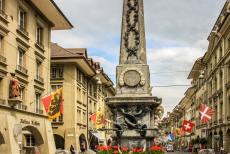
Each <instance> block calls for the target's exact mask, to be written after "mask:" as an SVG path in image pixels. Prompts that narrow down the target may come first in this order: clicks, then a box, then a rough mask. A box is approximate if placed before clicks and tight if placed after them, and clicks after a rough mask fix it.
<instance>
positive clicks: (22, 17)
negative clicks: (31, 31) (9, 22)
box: [18, 8, 26, 31]
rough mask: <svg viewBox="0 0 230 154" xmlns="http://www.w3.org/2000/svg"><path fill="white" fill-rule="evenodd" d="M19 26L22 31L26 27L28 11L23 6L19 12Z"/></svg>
mask: <svg viewBox="0 0 230 154" xmlns="http://www.w3.org/2000/svg"><path fill="white" fill-rule="evenodd" d="M18 27H19V29H20V30H22V31H25V29H26V12H25V11H24V10H23V9H21V8H20V9H19V13H18Z"/></svg>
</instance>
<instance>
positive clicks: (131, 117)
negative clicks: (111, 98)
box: [115, 106, 151, 136]
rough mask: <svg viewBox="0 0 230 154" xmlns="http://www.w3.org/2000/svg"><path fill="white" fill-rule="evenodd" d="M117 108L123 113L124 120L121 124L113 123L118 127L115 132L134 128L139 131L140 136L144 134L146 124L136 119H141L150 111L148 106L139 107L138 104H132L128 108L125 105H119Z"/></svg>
mask: <svg viewBox="0 0 230 154" xmlns="http://www.w3.org/2000/svg"><path fill="white" fill-rule="evenodd" d="M119 110H120V112H121V113H122V115H123V118H124V121H123V123H121V124H116V125H115V126H116V127H117V129H118V132H117V133H119V132H122V131H123V130H124V129H126V128H128V129H134V130H136V131H137V132H139V133H140V136H145V135H146V129H147V125H146V124H142V123H140V122H138V119H141V118H142V117H143V116H145V114H147V113H148V112H149V111H151V110H150V108H149V107H144V108H140V106H132V107H129V108H128V109H127V108H126V107H120V109H119ZM121 130H122V131H121ZM120 135H121V134H120Z"/></svg>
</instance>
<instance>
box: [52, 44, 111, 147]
mask: <svg viewBox="0 0 230 154" xmlns="http://www.w3.org/2000/svg"><path fill="white" fill-rule="evenodd" d="M51 48H52V55H51V88H52V90H53V91H55V90H56V89H58V88H61V87H62V88H63V98H64V104H63V108H64V113H63V115H61V116H60V117H59V118H57V119H54V120H53V122H52V127H53V132H54V139H55V143H56V147H57V148H60V149H70V147H71V145H72V146H73V147H74V149H75V150H76V151H82V150H83V149H88V148H91V149H94V148H95V145H98V144H99V142H103V144H105V143H106V137H107V136H106V132H105V131H98V129H99V127H98V126H96V125H95V124H94V123H93V122H92V120H91V116H92V115H93V114H94V113H97V112H98V113H100V114H101V115H103V116H105V115H106V116H107V117H106V118H105V119H107V120H106V121H108V122H107V123H106V124H103V126H101V127H103V128H104V127H106V126H107V127H111V125H109V121H110V120H109V119H110V117H109V116H111V115H110V114H109V112H110V111H108V110H107V109H106V106H105V103H104V98H105V97H107V96H108V95H114V88H113V83H112V81H111V80H110V78H109V77H108V76H107V75H106V74H105V73H104V71H103V68H102V67H101V66H100V64H99V63H98V62H94V61H93V59H91V58H88V55H87V50H86V49H81V48H71V49H69V48H62V47H61V46H59V45H58V44H54V43H52V45H51ZM105 113H106V114H105ZM101 127H100V128H101Z"/></svg>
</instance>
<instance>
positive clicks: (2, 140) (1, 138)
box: [0, 132, 5, 145]
mask: <svg viewBox="0 0 230 154" xmlns="http://www.w3.org/2000/svg"><path fill="white" fill-rule="evenodd" d="M1 144H5V139H4V137H3V135H2V133H1V132H0V145H1Z"/></svg>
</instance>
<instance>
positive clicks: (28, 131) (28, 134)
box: [22, 126, 44, 154]
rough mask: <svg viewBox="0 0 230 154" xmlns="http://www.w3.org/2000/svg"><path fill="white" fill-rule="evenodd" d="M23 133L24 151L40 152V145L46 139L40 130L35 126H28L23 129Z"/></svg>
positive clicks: (32, 153)
mask: <svg viewBox="0 0 230 154" xmlns="http://www.w3.org/2000/svg"><path fill="white" fill-rule="evenodd" d="M22 135H23V136H22V143H23V144H22V145H23V147H22V153H23V154H34V153H40V146H41V145H42V144H44V140H43V138H42V135H41V133H40V132H39V130H38V129H37V128H35V127H33V126H26V127H24V128H23V129H22Z"/></svg>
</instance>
